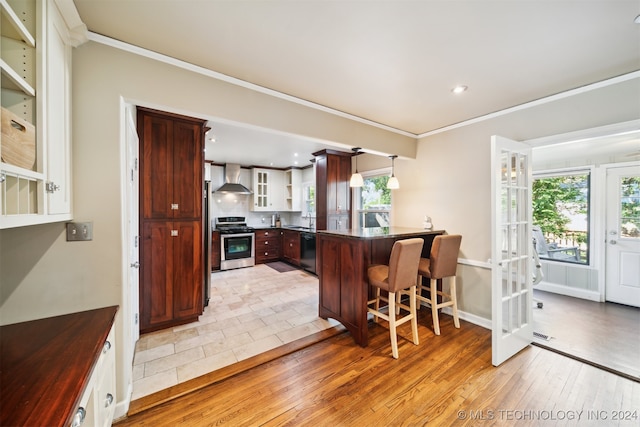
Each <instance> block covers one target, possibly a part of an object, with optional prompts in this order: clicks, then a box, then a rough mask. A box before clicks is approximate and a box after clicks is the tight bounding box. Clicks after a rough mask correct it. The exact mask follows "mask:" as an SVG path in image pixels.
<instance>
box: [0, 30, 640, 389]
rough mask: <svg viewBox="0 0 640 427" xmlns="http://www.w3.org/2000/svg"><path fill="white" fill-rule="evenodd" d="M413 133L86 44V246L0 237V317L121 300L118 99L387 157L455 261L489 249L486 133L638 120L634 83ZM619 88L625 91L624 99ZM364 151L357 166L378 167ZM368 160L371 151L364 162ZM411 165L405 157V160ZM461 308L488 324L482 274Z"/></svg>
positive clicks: (82, 208) (82, 85) (81, 161)
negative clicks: (454, 239) (455, 241)
mask: <svg viewBox="0 0 640 427" xmlns="http://www.w3.org/2000/svg"><path fill="white" fill-rule="evenodd" d="M619 86H620V87H611V88H607V89H602V90H599V91H594V92H590V93H587V94H584V95H579V96H576V97H573V98H572V99H570V100H564V101H557V102H555V103H553V104H548V105H544V106H541V107H536V108H532V109H528V110H525V111H521V112H518V113H514V114H510V115H508V116H503V117H500V118H498V119H494V120H490V121H487V122H482V123H479V124H477V125H473V126H468V127H464V128H461V129H458V130H454V131H450V132H445V133H442V134H438V135H434V136H432V137H428V138H423V139H422V140H421V141H420V142H419V144H418V145H417V149H416V144H415V141H413V140H412V139H411V138H408V137H405V136H400V135H397V134H393V133H390V132H387V131H384V130H381V129H377V128H373V127H370V126H367V125H365V124H362V123H359V122H353V121H350V120H347V119H345V118H341V117H338V116H334V115H331V114H328V113H324V112H320V111H316V110H312V109H310V108H307V107H304V106H301V105H297V104H292V103H289V102H286V101H284V100H280V99H276V98H272V97H269V96H267V95H263V94H260V93H256V92H252V91H250V90H247V89H243V88H240V87H237V86H233V85H231V84H228V83H223V82H220V81H217V80H214V79H211V78H208V77H205V76H202V75H198V74H195V73H192V72H189V71H185V70H182V69H178V68H176V67H174V66H170V65H166V64H161V63H158V62H156V61H153V60H150V59H147V58H143V57H138V56H135V55H132V54H129V53H125V52H122V51H119V50H116V49H113V48H110V47H107V46H104V45H101V44H97V43H93V42H90V43H87V44H85V45H83V46H81V47H80V48H77V49H75V51H74V66H73V91H74V97H73V179H74V218H75V220H76V221H93V223H94V239H93V241H91V242H66V241H65V238H64V224H49V225H42V226H35V227H25V228H19V229H12V230H3V231H2V232H0V252H1V260H0V304H1V314H0V322H1V323H3V324H7V323H13V322H17V321H23V320H29V319H35V318H41V317H46V316H50V315H55V314H61V313H67V312H72V311H79V310H85V309H90V308H95V307H101V306H105V305H111V304H120V305H122V303H123V297H122V294H123V283H122V282H123V279H122V277H123V274H124V272H123V268H122V267H123V265H124V264H123V251H122V247H123V245H122V237H121V236H122V230H123V228H124V225H123V222H122V219H121V218H122V197H123V194H122V188H123V183H122V182H121V180H122V178H123V177H124V176H125V175H126V174H125V173H124V171H123V170H122V165H123V160H122V159H123V158H124V154H123V153H124V148H125V147H124V144H123V141H122V138H121V136H122V135H121V123H120V121H121V114H122V112H121V103H120V102H121V97H124V98H125V100H127V101H129V102H132V103H140V104H144V105H146V106H150V107H155V108H160V109H167V110H171V111H174V112H178V113H182V114H188V115H192V116H197V117H202V118H224V119H228V120H233V121H237V122H245V123H250V124H253V125H257V126H265V127H270V128H273V129H276V130H279V131H284V132H292V133H299V134H303V135H306V136H310V137H314V138H319V139H323V140H328V141H336V142H340V143H343V144H346V145H347V146H360V147H363V148H365V149H369V150H372V151H379V152H393V153H396V154H399V155H401V156H403V157H404V158H401V159H398V160H397V161H396V176H397V177H398V179H399V180H400V183H401V189H400V190H398V191H396V192H395V193H394V196H393V197H394V212H393V218H394V223H395V224H397V225H407V226H418V227H419V226H421V225H422V218H423V216H424V215H425V214H428V215H430V216H431V217H432V218H433V222H434V225H435V227H436V228H444V229H446V230H447V231H449V232H451V233H453V232H455V233H460V234H462V235H463V236H464V237H463V242H462V253H461V257H462V258H465V259H469V260H476V261H479V262H485V261H486V260H487V258H488V257H489V254H490V239H491V236H490V207H489V198H490V188H489V186H490V178H489V164H490V158H489V138H490V136H491V135H492V134H500V135H503V136H507V137H510V138H513V139H517V140H523V139H528V138H533V137H538V136H543V135H550V134H554V133H560V132H567V131H571V130H577V129H583V128H588V127H594V126H599V125H603V124H608V123H615V122H620V121H626V120H631V119H634V118H637V117H638V115H639V111H638V101H637V100H638V93H640V91H639V90H638V84H637V82H636V83H635V84H634V85H631V84H626V85H619ZM629 91H631V92H630V93H629ZM367 157H368V156H362V160H359V163H358V165H359V168H360V169H361V170H366V169H367V163H368V161H369V162H370V163H369V164H370V165H374V167H370V168H371V169H375V168H378V167H380V166H383V165H385V164H386V165H388V161H384V162H383V161H382V160H381V159H379V158H375V159H373V158H372V159H369V160H368V159H367ZM371 157H373V156H371ZM413 158H415V160H410V159H413ZM460 271H461V276H462V277H461V284H462V286H461V287H462V291H461V293H462V295H461V298H460V302H461V308H462V310H465V311H468V312H469V313H471V314H473V315H477V316H479V317H482V318H485V319H487V318H489V317H490V312H491V307H490V306H491V302H490V283H489V282H490V274H489V273H488V270H485V269H482V268H477V267H470V266H463V267H461V269H460ZM122 323H123V322H122V319H121V313H120V314H119V316H118V322H117V327H118V331H117V333H118V345H119V347H118V354H119V357H118V361H119V364H118V390H117V392H118V396H117V399H118V401H121V400H122V399H123V397H124V392H125V391H126V387H127V384H128V382H129V380H130V372H129V370H128V367H125V366H122V365H123V363H122V360H123V357H122V354H123V350H122V344H123V337H126V331H125V330H124V327H123V325H122Z"/></svg>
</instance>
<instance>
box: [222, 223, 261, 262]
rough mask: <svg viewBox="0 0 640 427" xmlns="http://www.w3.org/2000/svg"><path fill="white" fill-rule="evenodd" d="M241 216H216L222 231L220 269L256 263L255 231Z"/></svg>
mask: <svg viewBox="0 0 640 427" xmlns="http://www.w3.org/2000/svg"><path fill="white" fill-rule="evenodd" d="M244 221H245V218H244V217H241V216H228V217H218V218H216V229H218V230H219V231H220V246H221V247H220V269H221V270H230V269H232V268H241V267H251V266H253V265H255V263H256V261H255V259H256V258H255V251H256V249H255V233H254V229H253V228H252V227H248V226H247V224H246V223H245V222H244Z"/></svg>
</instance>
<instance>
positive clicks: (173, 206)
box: [171, 203, 178, 211]
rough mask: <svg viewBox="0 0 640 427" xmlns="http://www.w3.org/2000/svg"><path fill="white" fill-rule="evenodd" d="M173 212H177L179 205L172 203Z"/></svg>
mask: <svg viewBox="0 0 640 427" xmlns="http://www.w3.org/2000/svg"><path fill="white" fill-rule="evenodd" d="M171 210H172V211H177V210H178V204H177V203H171Z"/></svg>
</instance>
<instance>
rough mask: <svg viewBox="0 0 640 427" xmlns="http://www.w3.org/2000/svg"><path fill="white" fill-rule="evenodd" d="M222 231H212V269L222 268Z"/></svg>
mask: <svg viewBox="0 0 640 427" xmlns="http://www.w3.org/2000/svg"><path fill="white" fill-rule="evenodd" d="M220 254H221V247H220V232H219V231H214V232H213V233H211V270H220Z"/></svg>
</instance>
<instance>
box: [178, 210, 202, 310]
mask: <svg viewBox="0 0 640 427" xmlns="http://www.w3.org/2000/svg"><path fill="white" fill-rule="evenodd" d="M202 238H203V236H202V227H201V224H200V221H175V222H173V223H172V228H171V233H170V239H171V243H170V244H171V246H172V248H173V254H172V257H173V260H172V262H173V269H172V270H173V277H172V282H173V290H172V292H173V317H174V319H185V318H190V317H195V316H198V315H199V314H201V313H202V307H203V302H202V298H203V286H204V283H203V280H204V278H203V275H202V268H203V265H202V247H203V242H202Z"/></svg>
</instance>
